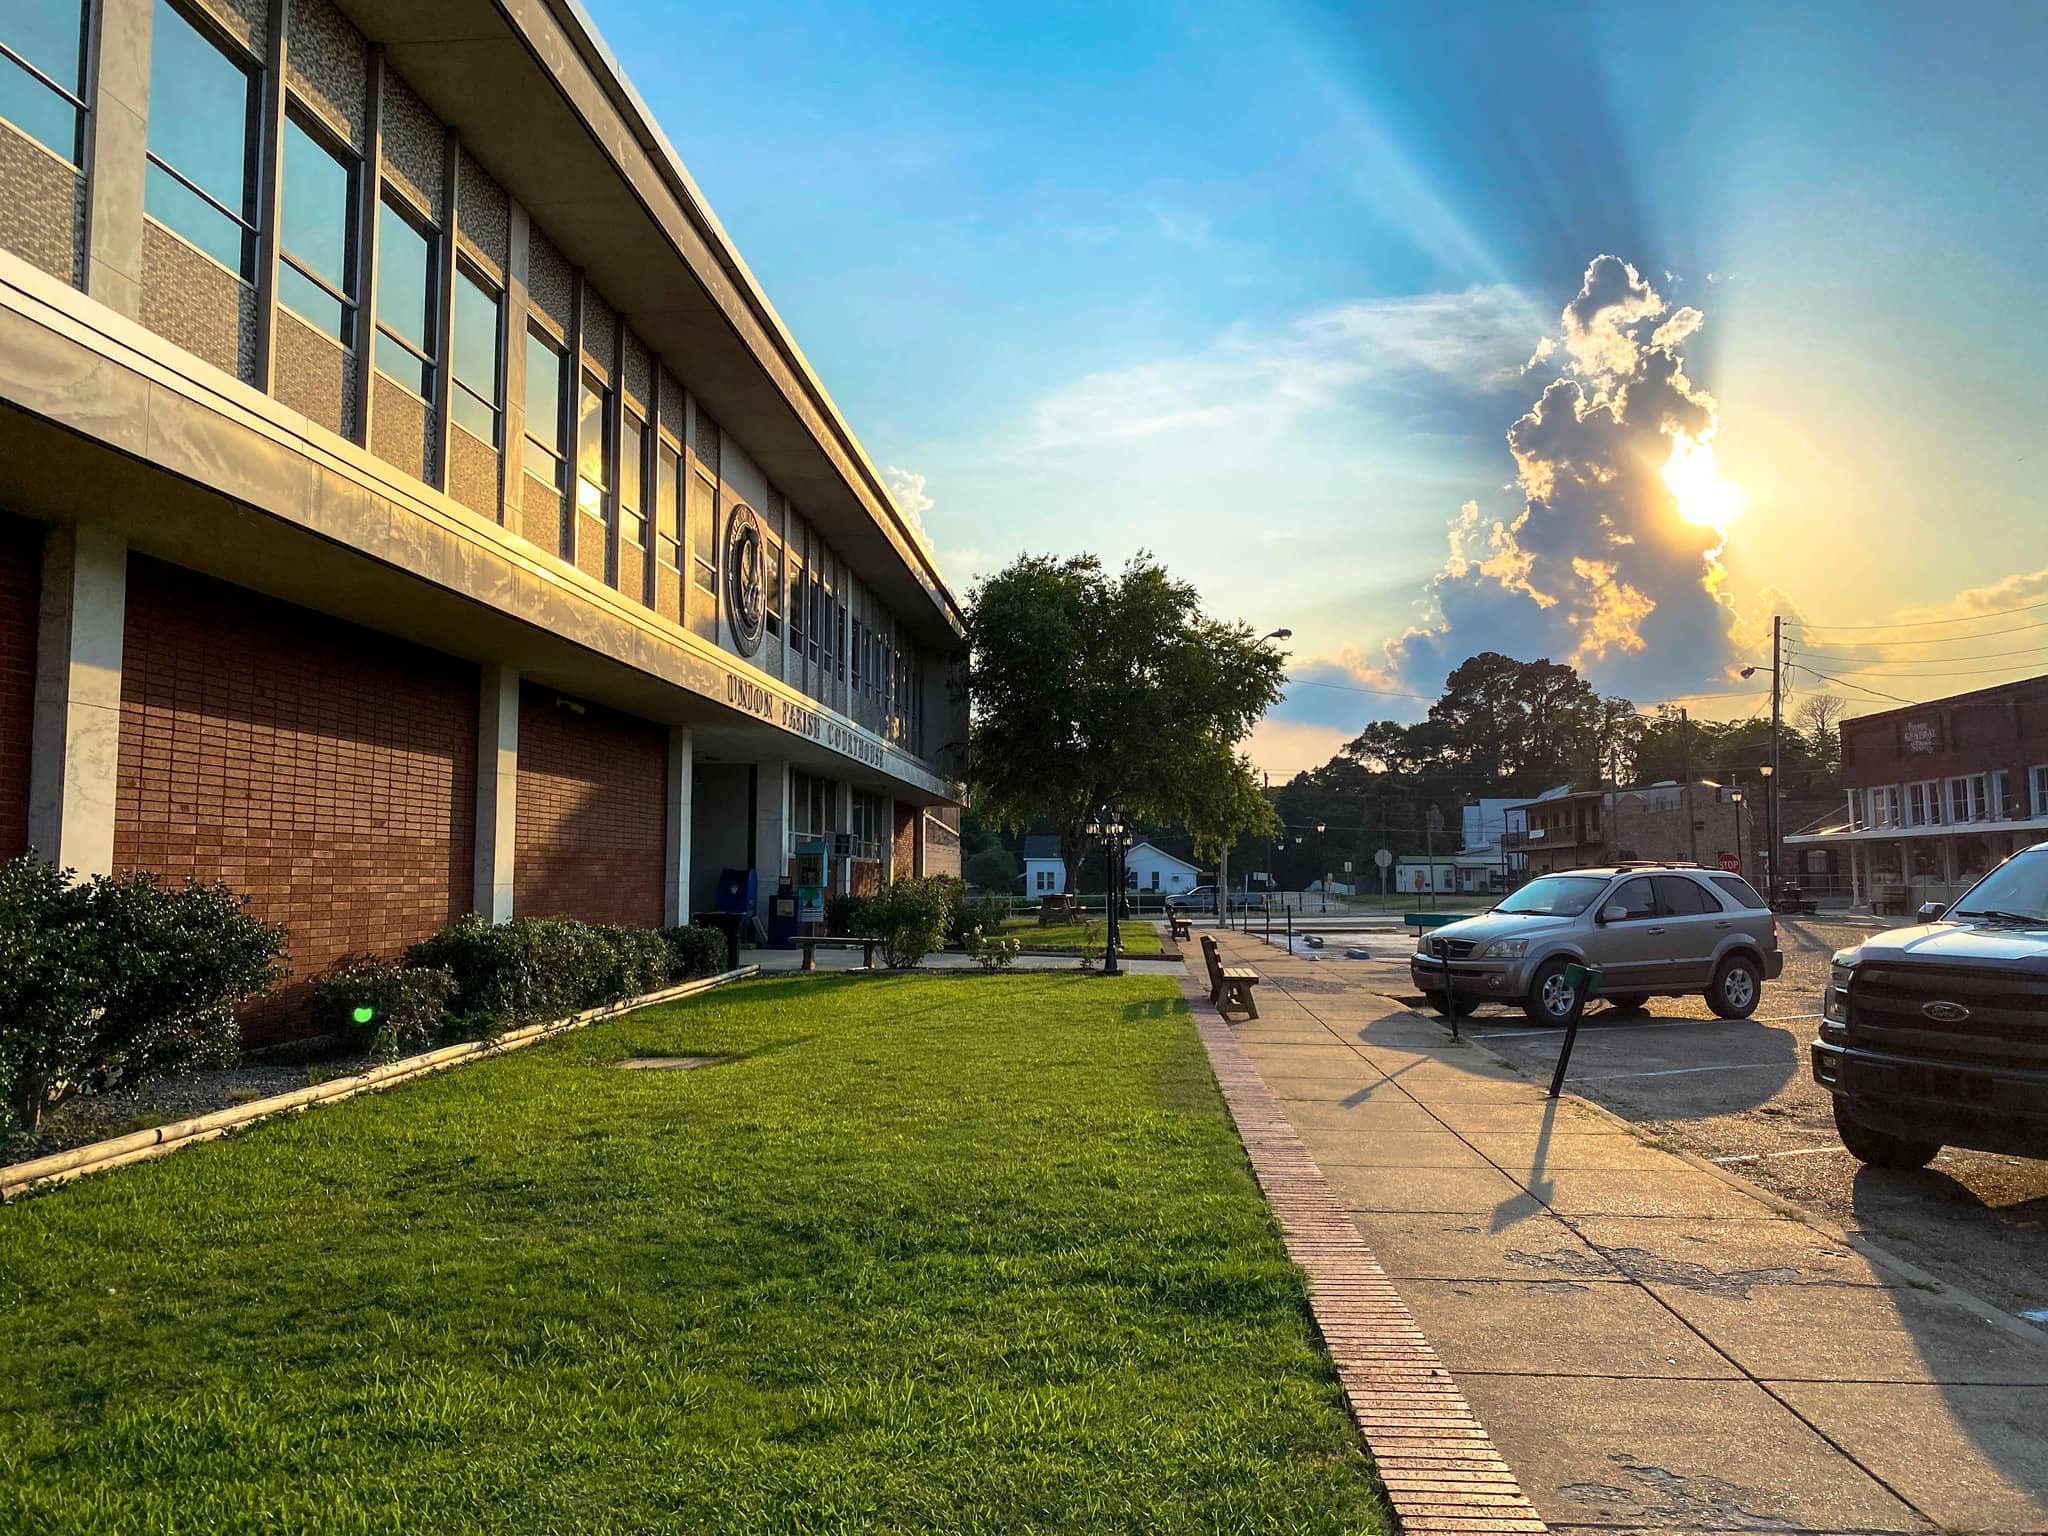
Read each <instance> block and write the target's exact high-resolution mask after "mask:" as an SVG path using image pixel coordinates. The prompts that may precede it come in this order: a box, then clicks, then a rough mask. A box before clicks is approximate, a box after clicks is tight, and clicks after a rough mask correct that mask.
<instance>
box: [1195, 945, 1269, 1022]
mask: <svg viewBox="0 0 2048 1536" xmlns="http://www.w3.org/2000/svg"><path fill="white" fill-rule="evenodd" d="M1202 959H1203V961H1204V962H1205V963H1206V964H1207V965H1208V967H1209V1001H1210V1002H1211V1003H1212V1004H1213V1005H1214V1006H1215V1008H1216V1011H1217V1012H1218V1013H1223V1014H1228V1013H1230V1012H1231V1011H1232V1010H1233V1009H1239V1008H1241V1009H1243V1010H1244V1012H1245V1016H1246V1017H1247V1018H1253V1019H1256V1018H1257V1017H1258V1016H1259V1005H1258V1004H1257V1003H1256V1002H1254V1001H1252V988H1253V987H1256V986H1257V985H1258V984H1259V973H1258V972H1257V971H1255V970H1253V969H1252V968H1251V967H1250V966H1248V965H1225V964H1224V963H1223V961H1222V959H1221V958H1220V957H1219V956H1218V955H1217V953H1216V941H1215V940H1214V939H1212V938H1210V937H1209V935H1208V934H1206V933H1205V934H1203V935H1202Z"/></svg>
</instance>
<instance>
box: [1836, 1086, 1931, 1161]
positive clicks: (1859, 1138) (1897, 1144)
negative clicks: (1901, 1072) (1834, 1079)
mask: <svg viewBox="0 0 2048 1536" xmlns="http://www.w3.org/2000/svg"><path fill="white" fill-rule="evenodd" d="M1835 1131H1836V1134H1838V1135H1839V1136H1840V1137H1841V1138H1842V1145H1843V1146H1845V1147H1847V1148H1848V1149H1849V1155H1850V1156H1851V1157H1853V1158H1855V1159H1856V1161H1857V1162H1859V1163H1868V1164H1869V1165H1870V1166H1871V1167H1873V1168H1925V1167H1926V1166H1927V1165H1928V1164H1929V1163H1931V1162H1933V1161H1934V1158H1935V1154H1936V1153H1938V1152H1939V1151H1941V1143H1940V1142H1938V1141H1916V1140H1914V1139H1913V1138H1912V1137H1910V1136H1894V1135H1893V1134H1892V1133H1891V1132H1890V1131H1880V1130H1877V1129H1875V1128H1873V1127H1871V1126H1868V1125H1865V1124H1864V1123H1863V1122H1862V1121H1861V1120H1858V1119H1857V1118H1856V1116H1855V1114H1854V1112H1853V1111H1851V1110H1850V1109H1849V1108H1848V1104H1847V1101H1846V1100H1844V1099H1842V1098H1839V1097H1837V1098H1836V1099H1835Z"/></svg>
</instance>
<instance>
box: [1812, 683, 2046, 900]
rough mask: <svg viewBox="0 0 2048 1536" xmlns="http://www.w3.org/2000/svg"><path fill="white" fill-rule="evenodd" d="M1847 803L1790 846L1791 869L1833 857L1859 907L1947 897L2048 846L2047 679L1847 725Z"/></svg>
mask: <svg viewBox="0 0 2048 1536" xmlns="http://www.w3.org/2000/svg"><path fill="white" fill-rule="evenodd" d="M1841 730H1842V783H1843V786H1844V788H1845V789H1846V791H1847V804H1846V805H1845V806H1844V808H1843V812H1842V814H1841V816H1840V817H1839V818H1838V820H1837V823H1836V824H1835V825H1833V826H1829V827H1825V828H1822V829H1820V830H1818V831H1815V832H1810V833H1804V834H1801V835H1798V836H1793V837H1788V838H1786V839H1785V843H1786V849H1787V856H1788V863H1790V864H1791V866H1792V867H1793V868H1795V869H1797V868H1799V867H1800V863H1801V861H1802V860H1804V859H1807V858H1821V857H1825V858H1829V859H1830V860H1831V861H1832V863H1833V864H1835V865H1836V866H1840V867H1845V868H1846V869H1847V871H1848V879H1849V891H1848V894H1849V896H1850V898H1851V900H1852V901H1855V902H1857V903H1860V904H1866V905H1867V904H1871V903H1876V904H1879V905H1883V906H1886V907H1888V908H1894V909H1905V910H1911V909H1912V908H1915V907H1917V906H1918V905H1919V904H1920V903H1921V902H1923V901H1947V900H1949V899H1951V898H1952V897H1954V896H1957V895H1959V894H1961V892H1962V891H1963V890H1964V889H1965V888H1966V887H1967V886H1969V885H1971V884H1973V883H1974V882H1975V881H1976V880H1977V878H1978V877H1979V876H1981V875H1983V874H1984V873H1986V872H1987V871H1988V870H1990V869H1991V868H1992V867H1993V866H1995V865H1996V864H1997V863H1998V862H1999V861H2000V860H2002V859H2004V858H2005V857H2006V856H2007V855H2009V854H2011V853H2013V852H2015V851H2016V850H2018V849H2020V848H2025V847H2029V846H2031V845H2032V844H2034V843H2037V842H2041V841H2042V840H2044V839H2048V677H2034V678H2028V679H2026V680H2025V681H2022V682H2015V683H2002V684H2000V685H1999V686H1997V687H1995V688H1979V689H1976V690H1975V691H1973V692H1970V693H1959V694H1955V695H1953V696H1951V697H1949V698H1945V699H1933V700H1930V701H1929V702H1927V703H1925V704H1914V705H1909V706H1907V707H1905V708H1902V709H1890V710H1885V711H1883V712H1882V713H1880V714H1871V715H1858V716H1856V717H1855V718H1854V719H1850V720H1844V721H1843V722H1842V726H1841Z"/></svg>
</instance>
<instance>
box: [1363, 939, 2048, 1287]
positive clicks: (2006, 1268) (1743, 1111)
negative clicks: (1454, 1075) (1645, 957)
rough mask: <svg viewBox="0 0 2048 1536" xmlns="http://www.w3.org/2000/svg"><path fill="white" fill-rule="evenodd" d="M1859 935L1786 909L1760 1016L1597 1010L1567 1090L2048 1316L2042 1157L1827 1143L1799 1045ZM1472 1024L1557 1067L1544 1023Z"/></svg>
mask: <svg viewBox="0 0 2048 1536" xmlns="http://www.w3.org/2000/svg"><path fill="white" fill-rule="evenodd" d="M1868 931H1869V929H1868V926H1867V925H1863V926H1857V925H1852V924H1849V923H1845V922H1836V921H1826V920H1821V919H1815V918H1780V919H1779V934H1780V942H1781V943H1782V944H1783V946H1784V950H1785V974H1784V976H1783V977H1782V978H1781V979H1780V980H1778V981H1777V982H1775V983H1773V984H1771V985H1770V986H1768V987H1766V988H1765V991H1764V1000H1763V1004H1762V1006H1761V1007H1759V1008H1758V1010H1757V1013H1756V1017H1755V1018H1753V1019H1748V1020H1742V1021H1736V1022H1730V1021H1726V1020H1720V1019H1716V1018H1714V1017H1713V1016H1712V1014H1710V1013H1709V1012H1708V1011H1707V1006H1706V1003H1705V1002H1704V1001H1703V1000H1701V999H1698V998H1658V999H1655V1000H1653V1001H1652V1002H1651V1004H1650V1006H1649V1010H1648V1012H1647V1013H1646V1014H1632V1015H1617V1014H1615V1013H1614V1012H1613V1011H1612V1010H1610V1009H1607V1008H1605V1007H1601V1006H1595V1007H1594V1008H1593V1009H1592V1010H1590V1011H1589V1012H1588V1014H1587V1015H1586V1019H1585V1022H1584V1024H1583V1025H1582V1026H1581V1028H1580V1031H1579V1040H1578V1045H1577V1047H1576V1049H1575V1050H1574V1052H1573V1056H1572V1064H1571V1075H1570V1079H1569V1086H1570V1087H1571V1089H1572V1090H1573V1091H1574V1092H1576V1093H1579V1094H1582V1095H1584V1096H1585V1097H1586V1098H1589V1099H1592V1100H1594V1101H1595V1102H1597V1103H1599V1104H1602V1105H1605V1106H1606V1107H1607V1108H1609V1109H1611V1110H1613V1111H1614V1112H1615V1113H1616V1114H1618V1115H1621V1116H1623V1117H1624V1118H1626V1119H1628V1120H1631V1121H1633V1122H1636V1123H1637V1124H1639V1125H1641V1126H1643V1127H1644V1128H1645V1129H1646V1130H1650V1131H1652V1132H1654V1133H1655V1134H1656V1135H1657V1136H1658V1137H1660V1138H1661V1139H1664V1140H1666V1141H1668V1142H1670V1143H1671V1144H1672V1145H1675V1146H1677V1147H1681V1148H1683V1149H1684V1150H1686V1151H1688V1152H1691V1153H1693V1154H1694V1155H1696V1156H1699V1157H1703V1158H1707V1159H1709V1160H1711V1161H1713V1162H1717V1163H1719V1164H1721V1165H1722V1166H1723V1167H1726V1168H1728V1169H1730V1170H1731V1171H1733V1172H1735V1173H1738V1174H1740V1175H1741V1176H1742V1177H1744V1178H1746V1179H1748V1180H1749V1181H1750V1182H1752V1183H1754V1184H1757V1185H1759V1186H1761V1187H1762V1188H1764V1189H1766V1190H1769V1191H1770V1192H1771V1193H1773V1194H1776V1195H1779V1196H1781V1197H1782V1198H1784V1199H1785V1200H1787V1201H1789V1202H1792V1203H1794V1204H1797V1205H1801V1206H1804V1207H1805V1208H1807V1209H1808V1210H1812V1211H1817V1212H1819V1213H1821V1214H1823V1215H1825V1216H1827V1217H1828V1218H1830V1219H1831V1220H1833V1221H1836V1222H1839V1223H1840V1224H1841V1225H1842V1226H1844V1227H1847V1228H1849V1229H1851V1230H1854V1231H1862V1232H1865V1233H1867V1234H1869V1236H1870V1237H1871V1238H1873V1239H1874V1240H1876V1241H1877V1242H1879V1243H1881V1244H1882V1245H1884V1246H1885V1247H1886V1248H1888V1249H1890V1250H1891V1251H1892V1252H1893V1253H1895V1254H1897V1255H1898V1256H1899V1257H1900V1258H1903V1259H1907V1260H1909V1261H1911V1262H1912V1263H1915V1264H1918V1265H1919V1266H1920V1267H1921V1268H1923V1269H1925V1270H1927V1271H1928V1272H1929V1273H1931V1274H1933V1275H1935V1276H1937V1277H1939V1278H1940V1279H1942V1280H1945V1281H1948V1282H1950V1283H1951V1284H1954V1285H1958V1286H1960V1287H1962V1288H1963V1289H1965V1290H1967V1291H1971V1292H1974V1293H1975V1294H1976V1295H1978V1296H1980V1297H1982V1298H1983V1299H1984V1300H1986V1301H1988V1302H1991V1303H1992V1304H1993V1305H1995V1306H1998V1307H2001V1308H2004V1309H2005V1310H2006V1311H2008V1312H2011V1313H2013V1314H2015V1315H2019V1316H2026V1315H2027V1314H2029V1313H2036V1314H2039V1315H2038V1316H2036V1317H2033V1318H2030V1319H2029V1320H2030V1321H2034V1322H2036V1323H2038V1324H2041V1325H2042V1326H2044V1327H2048V1162H2036V1161H2031V1160H2028V1159H2024V1158H2012V1157H1995V1156H1991V1155H1989V1154H1986V1153H1980V1152H1959V1151H1953V1150H1949V1151H1944V1152H1943V1153H1942V1154H1941V1156H1940V1157H1938V1158H1936V1159H1935V1161H1934V1162H1933V1163H1932V1164H1931V1165H1930V1166H1929V1167H1927V1168H1925V1169H1915V1170H1912V1171H1910V1172H1900V1171H1897V1170H1888V1169H1878V1168H1865V1167H1863V1166H1862V1165H1861V1164H1859V1163H1858V1162H1857V1161H1856V1160H1855V1159H1854V1158H1852V1157H1850V1156H1849V1154H1848V1153H1847V1152H1845V1151H1843V1150H1842V1145H1841V1142H1840V1141H1839V1140H1838V1139H1837V1138H1836V1135H1835V1128H1834V1121H1833V1119H1832V1116H1831V1114H1830V1110H1829V1103H1828V1095H1827V1093H1826V1092H1825V1091H1824V1090H1822V1089H1821V1088H1819V1087H1817V1086H1816V1085H1815V1084H1814V1083H1813V1081H1812V1078H1811V1076H1810V1075H1809V1073H1808V1071H1807V1066H1806V1046H1807V1042H1808V1041H1809V1040H1810V1039H1811V1038H1812V1036H1813V1032H1814V1027H1815V1025H1816V1023H1817V1021H1818V1017H1819V1008H1820V995H1821V988H1822V985H1823V983H1824V981H1825V978H1826V975H1827V966H1828V960H1829V957H1830V956H1832V955H1833V954H1834V952H1835V951H1836V950H1838V949H1841V948H1844V947H1846V946H1848V945H1851V944H1854V943H1855V942H1856V941H1857V938H1858V937H1859V936H1860V935H1861V934H1863V933H1866V932H1868ZM1337 942H1340V941H1337V940H1334V939H1333V953H1334V952H1335V951H1334V945H1335V943H1337ZM1395 942H1396V941H1394V940H1392V939H1391V938H1390V939H1389V944H1390V945H1391V944H1393V943H1395ZM1374 958H1375V961H1376V962H1377V961H1379V959H1380V955H1379V954H1375V957H1374ZM1387 958H1388V959H1392V958H1393V955H1392V952H1391V949H1389V951H1388V953H1387ZM1403 963H1404V964H1405V962H1403ZM1371 970H1372V971H1373V972H1374V973H1375V975H1374V977H1373V978H1372V982H1371V983H1369V984H1378V985H1383V986H1387V987H1389V988H1390V990H1394V991H1396V992H1402V993H1405V992H1406V991H1407V989H1406V987H1405V986H1402V985H1399V984H1398V983H1397V982H1396V980H1395V971H1394V968H1393V967H1392V966H1385V967H1382V966H1381V965H1380V964H1377V963H1375V964H1374V965H1373V966H1372V967H1371ZM1413 1000H1415V1001H1419V999H1413ZM1468 1027H1469V1028H1470V1029H1471V1031H1472V1033H1473V1034H1475V1035H1477V1036H1479V1037H1481V1038H1484V1039H1485V1040H1486V1041H1487V1043H1488V1045H1489V1046H1490V1047H1491V1048H1492V1049H1493V1050H1495V1051H1497V1052H1499V1053H1500V1054H1501V1055H1503V1056H1505V1057H1507V1058H1508V1059H1509V1060H1511V1061H1513V1062H1515V1063H1516V1064H1517V1065H1519V1066H1521V1067H1522V1068H1523V1069H1524V1070H1526V1071H1527V1072H1529V1073H1530V1075H1532V1076H1539V1077H1546V1078H1547V1077H1548V1076H1549V1075H1550V1072H1551V1070H1552V1069H1553V1068H1554V1067H1555V1065H1556V1062H1557V1052H1558V1047H1559V1044H1560V1042H1561V1040H1562V1038H1563V1036H1562V1034H1561V1032H1559V1031H1555V1030H1539V1029H1537V1028H1536V1027H1535V1026H1534V1025H1532V1024H1530V1023H1529V1022H1528V1020H1527V1019H1526V1018H1524V1017H1523V1015H1522V1014H1521V1013H1520V1012H1519V1011H1518V1010H1517V1011H1510V1010H1506V1009H1501V1008H1489V1009H1485V1010H1482V1012H1481V1013H1480V1015H1479V1016H1478V1018H1476V1019H1474V1020H1472V1021H1471V1022H1470V1024H1469V1026H1468Z"/></svg>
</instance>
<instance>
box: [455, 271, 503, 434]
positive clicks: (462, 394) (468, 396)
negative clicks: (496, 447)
mask: <svg viewBox="0 0 2048 1536" xmlns="http://www.w3.org/2000/svg"><path fill="white" fill-rule="evenodd" d="M454 353H455V357H454V364H455V384H456V388H455V389H454V390H453V391H452V392H451V393H450V396H449V402H450V405H451V408H452V409H453V410H454V412H455V419H456V420H457V421H459V422H461V423H462V424H463V426H465V427H467V428H468V429H469V430H470V431H471V432H474V433H475V434H476V435H477V436H478V437H480V438H482V439H483V440H484V441H485V442H487V443H492V444H495V443H496V442H497V441H498V295H497V292H496V290H495V289H491V288H487V287H485V286H484V285H483V283H482V282H480V281H479V280H478V279H477V277H476V276H475V274H473V273H472V272H471V271H470V270H469V269H468V268H467V267H457V268H456V269H455V319H454Z"/></svg>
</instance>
